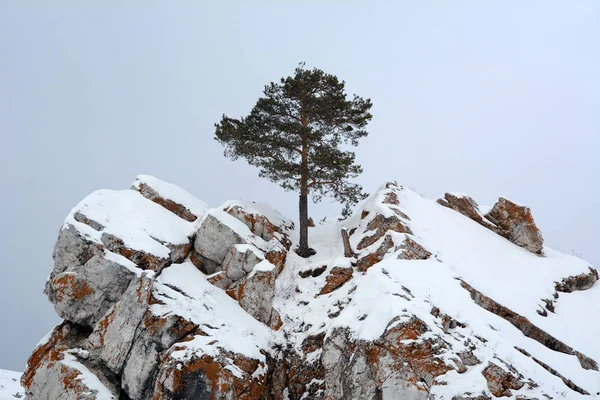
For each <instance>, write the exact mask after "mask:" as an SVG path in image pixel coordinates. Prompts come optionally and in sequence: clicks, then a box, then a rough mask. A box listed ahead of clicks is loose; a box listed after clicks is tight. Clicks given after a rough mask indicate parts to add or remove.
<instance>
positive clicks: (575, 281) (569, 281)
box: [554, 267, 598, 293]
mask: <svg viewBox="0 0 600 400" xmlns="http://www.w3.org/2000/svg"><path fill="white" fill-rule="evenodd" d="M589 270H590V272H589V273H583V274H579V275H575V276H569V277H567V278H564V279H563V280H562V281H560V282H556V285H555V286H554V288H555V289H556V291H557V292H563V293H571V292H576V291H579V290H587V289H589V288H591V287H592V286H593V285H594V283H596V281H598V271H597V270H595V269H594V268H591V267H590V268H589Z"/></svg>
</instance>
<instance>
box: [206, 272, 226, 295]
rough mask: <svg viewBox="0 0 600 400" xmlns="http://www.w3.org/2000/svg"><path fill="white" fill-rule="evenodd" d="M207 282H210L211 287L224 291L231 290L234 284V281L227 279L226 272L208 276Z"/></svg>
mask: <svg viewBox="0 0 600 400" xmlns="http://www.w3.org/2000/svg"><path fill="white" fill-rule="evenodd" d="M206 280H207V281H209V282H210V283H211V285H213V286H216V287H218V288H220V289H223V290H226V289H227V288H229V286H231V284H232V283H233V281H232V280H231V279H229V278H228V277H227V275H226V274H225V271H219V272H215V273H214V274H212V275H209V276H207V277H206Z"/></svg>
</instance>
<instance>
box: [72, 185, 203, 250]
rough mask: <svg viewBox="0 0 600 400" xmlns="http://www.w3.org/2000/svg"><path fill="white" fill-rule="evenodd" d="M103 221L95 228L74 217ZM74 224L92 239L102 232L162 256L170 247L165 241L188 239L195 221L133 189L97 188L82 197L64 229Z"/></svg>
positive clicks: (133, 246)
mask: <svg viewBox="0 0 600 400" xmlns="http://www.w3.org/2000/svg"><path fill="white" fill-rule="evenodd" d="M77 213H79V214H83V215H84V216H85V217H87V218H88V219H90V220H92V221H95V222H97V223H99V224H101V225H102V226H103V227H104V228H103V229H101V230H100V231H96V230H95V229H93V228H92V227H90V226H89V225H86V224H84V223H82V222H79V221H77V220H76V219H75V216H76V214H77ZM69 225H70V226H74V227H75V228H76V229H77V230H78V231H79V232H81V233H82V234H84V235H85V236H86V237H88V238H90V239H91V240H93V241H95V242H98V243H100V241H101V235H102V234H103V233H106V234H111V235H114V236H116V237H117V238H119V239H121V240H123V242H124V244H125V245H126V246H127V247H129V248H131V249H134V250H139V251H143V252H145V253H148V254H153V255H156V256H158V257H161V258H166V257H168V256H169V253H170V250H169V248H168V247H167V246H165V245H164V244H163V243H171V244H182V243H187V242H189V238H190V237H191V236H192V235H193V234H194V231H195V224H193V223H190V222H187V221H185V220H183V219H181V218H179V217H178V216H176V215H175V214H173V213H171V212H170V211H168V210H167V209H165V208H163V207H162V206H160V205H158V204H156V203H154V202H152V201H150V200H148V199H146V198H145V197H144V196H142V195H141V194H140V193H139V192H137V191H134V190H121V191H117V190H109V189H104V190H98V191H95V192H93V193H92V194H90V195H89V196H87V197H86V198H85V199H83V200H82V201H81V202H80V203H79V204H78V205H77V206H76V207H75V208H74V209H73V210H72V211H71V212H70V213H69V215H68V216H67V218H66V220H65V224H64V226H63V229H65V228H67V227H68V226H69Z"/></svg>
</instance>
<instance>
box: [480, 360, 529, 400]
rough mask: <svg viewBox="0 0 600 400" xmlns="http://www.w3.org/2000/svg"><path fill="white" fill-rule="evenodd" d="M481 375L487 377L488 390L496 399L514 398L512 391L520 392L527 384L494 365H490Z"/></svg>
mask: <svg viewBox="0 0 600 400" xmlns="http://www.w3.org/2000/svg"><path fill="white" fill-rule="evenodd" d="M481 374H482V375H483V376H484V377H485V379H486V381H487V385H488V388H489V389H490V392H492V394H493V395H494V397H509V396H512V392H511V389H513V390H519V389H521V388H522V387H523V385H525V382H523V381H521V380H520V379H519V378H518V377H517V376H515V375H513V374H512V373H511V372H510V371H507V370H505V369H504V368H501V367H499V366H498V365H496V364H494V363H490V364H488V366H487V367H485V369H484V370H483V372H482V373H481Z"/></svg>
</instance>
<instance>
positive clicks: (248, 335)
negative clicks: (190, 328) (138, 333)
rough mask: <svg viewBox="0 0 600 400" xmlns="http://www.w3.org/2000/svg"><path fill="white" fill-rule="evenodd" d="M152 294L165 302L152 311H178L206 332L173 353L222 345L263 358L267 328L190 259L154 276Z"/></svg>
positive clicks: (208, 351) (213, 349) (210, 349)
mask: <svg viewBox="0 0 600 400" xmlns="http://www.w3.org/2000/svg"><path fill="white" fill-rule="evenodd" d="M173 287H176V288H178V289H179V290H174V289H173ZM155 295H156V296H157V298H159V299H160V300H161V302H162V303H164V304H153V305H152V306H151V310H152V312H153V313H154V314H155V315H157V316H166V315H168V314H170V313H173V314H176V315H179V316H181V317H183V318H185V319H188V320H190V321H192V322H194V323H196V324H198V325H199V326H200V328H201V329H202V330H203V331H204V332H205V333H206V334H207V336H196V337H195V338H194V339H193V340H192V341H189V342H185V343H181V345H183V346H185V348H186V350H181V351H178V352H175V354H174V356H175V357H180V358H186V357H190V356H191V355H192V354H193V353H195V352H202V353H205V354H209V355H216V354H217V352H218V349H220V348H222V349H224V350H227V351H231V352H234V353H239V354H243V355H245V356H246V357H249V358H254V359H257V360H259V361H264V360H265V356H264V355H263V354H262V353H261V349H268V348H269V347H270V343H271V342H272V339H273V338H272V333H271V331H270V330H269V328H268V327H267V326H266V325H264V324H262V323H260V322H258V321H257V320H255V319H254V318H252V317H251V316H250V314H248V313H246V312H245V311H244V310H242V308H241V307H240V306H239V304H238V303H237V302H236V301H235V300H233V299H232V298H231V297H229V296H228V295H227V294H226V293H225V292H224V291H223V290H221V289H219V288H217V287H215V286H213V285H211V284H210V283H209V282H208V281H207V280H206V277H205V276H204V274H203V273H202V272H200V271H198V269H197V268H196V267H195V266H194V265H193V264H192V263H191V262H184V263H182V264H173V265H171V266H170V267H168V268H166V269H165V270H164V271H163V272H162V274H161V275H160V276H159V277H158V278H157V281H156V284H155Z"/></svg>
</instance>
